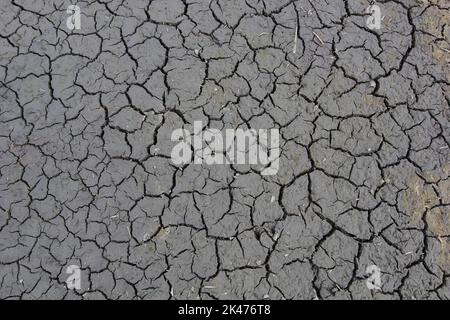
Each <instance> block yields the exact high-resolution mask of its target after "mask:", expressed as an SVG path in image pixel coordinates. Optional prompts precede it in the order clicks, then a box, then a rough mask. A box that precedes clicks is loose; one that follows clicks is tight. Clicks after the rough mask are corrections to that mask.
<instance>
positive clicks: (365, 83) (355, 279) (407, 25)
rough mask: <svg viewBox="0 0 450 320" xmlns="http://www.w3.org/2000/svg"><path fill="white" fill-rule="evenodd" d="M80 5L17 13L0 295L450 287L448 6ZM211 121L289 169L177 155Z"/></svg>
mask: <svg viewBox="0 0 450 320" xmlns="http://www.w3.org/2000/svg"><path fill="white" fill-rule="evenodd" d="M69 4H70V3H69V2H64V1H56V0H53V1H47V0H46V1H44V0H32V1H25V0H13V1H11V0H3V1H2V2H1V4H0V84H1V85H0V298H25V299H37V298H41V299H49V298H58V299H59V298H68V299H72V298H73V299H79V298H85V299H94V298H112V299H131V298H144V299H182V298H186V299H199V298H201V299H210V298H219V299H225V298H232V299H238V298H246V299H258V298H259V299H262V298H270V299H284V298H286V299H290V298H294V299H315V298H319V299H336V298H339V299H340V298H342V299H351V298H353V299H364V298H373V297H375V298H387V299H391V298H392V299H401V298H403V299H420V298H426V299H448V298H450V238H449V236H450V150H449V147H450V107H449V102H450V68H449V62H450V45H449V38H450V2H449V1H447V0H420V1H419V0H395V1H379V2H378V4H379V5H380V7H381V8H382V15H383V17H384V19H383V22H382V29H381V30H379V31H372V30H369V29H368V28H367V27H366V18H367V17H365V16H364V12H365V10H366V8H367V7H368V6H369V2H368V1H366V0H349V1H344V0H317V1H312V0H310V1H308V0H297V1H293V0H278V1H269V0H264V1H263V0H246V1H243V0H242V1H241V0H231V1H230V0H227V1H225V0H211V1H209V0H171V1H162V0H160V1H156V0H155V1H151V0H133V1H131V0H129V1H127V0H102V1H96V2H94V1H79V2H78V5H79V6H80V8H81V10H82V18H81V30H74V31H70V30H68V28H67V26H66V19H67V17H68V14H67V13H66V9H67V6H68V5H69ZM296 31H297V39H298V40H297V46H296V48H295V50H294V42H295V40H294V39H295V33H296ZM294 51H295V52H294ZM198 120H202V121H203V123H204V124H205V125H206V124H207V125H208V127H212V128H237V127H241V128H249V127H251V128H279V129H280V133H281V148H282V151H281V161H280V170H279V172H278V174H277V175H275V176H262V175H260V174H259V173H258V170H256V169H255V168H253V167H250V166H241V167H237V166H227V165H223V166H202V165H193V164H192V165H186V166H184V167H183V168H181V167H177V166H175V165H173V163H172V162H171V160H170V152H171V148H172V144H171V142H170V136H171V133H172V131H173V130H174V129H176V128H180V127H186V128H190V127H191V126H192V123H193V121H198ZM71 264H75V265H79V266H80V267H81V269H82V279H81V285H82V288H81V290H77V291H74V290H68V289H67V288H66V284H65V280H66V278H67V274H66V272H65V271H66V268H67V266H68V265H71ZM369 265H377V266H378V267H379V268H380V270H381V272H382V275H381V280H382V288H381V290H379V291H374V290H372V291H371V290H369V289H368V288H367V287H366V279H367V276H368V275H367V274H366V268H367V267H368V266H369Z"/></svg>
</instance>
